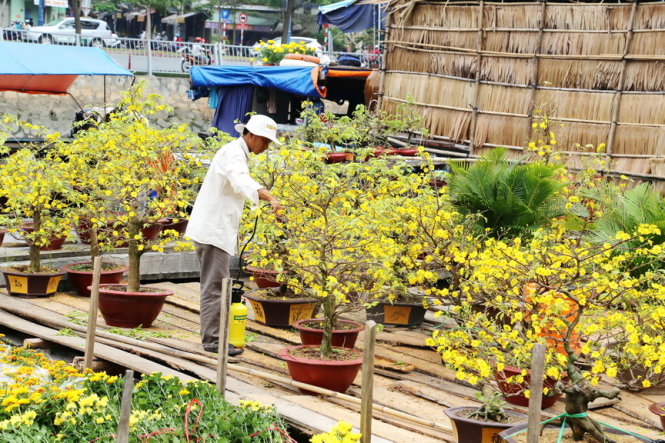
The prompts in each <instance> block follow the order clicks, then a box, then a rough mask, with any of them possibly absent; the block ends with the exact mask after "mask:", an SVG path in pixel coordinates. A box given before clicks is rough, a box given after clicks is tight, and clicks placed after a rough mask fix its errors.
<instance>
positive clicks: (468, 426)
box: [443, 406, 528, 443]
mask: <svg viewBox="0 0 665 443" xmlns="http://www.w3.org/2000/svg"><path fill="white" fill-rule="evenodd" d="M474 409H477V408H476V407H474V406H459V407H455V408H448V409H444V410H443V412H444V413H445V414H446V415H447V416H448V418H450V421H451V423H452V424H453V430H454V431H455V433H456V434H457V442H458V443H494V442H495V441H496V440H495V435H497V434H499V432H501V431H503V430H506V429H509V428H512V427H514V426H515V424H516V421H513V422H511V423H499V422H492V421H490V422H488V421H482V420H476V419H473V418H469V417H468V416H467V411H469V410H474ZM506 414H508V415H510V416H513V417H517V418H518V419H523V420H521V421H527V420H528V416H527V415H525V414H520V413H518V412H512V411H506Z"/></svg>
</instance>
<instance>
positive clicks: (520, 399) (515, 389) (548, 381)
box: [494, 366, 561, 409]
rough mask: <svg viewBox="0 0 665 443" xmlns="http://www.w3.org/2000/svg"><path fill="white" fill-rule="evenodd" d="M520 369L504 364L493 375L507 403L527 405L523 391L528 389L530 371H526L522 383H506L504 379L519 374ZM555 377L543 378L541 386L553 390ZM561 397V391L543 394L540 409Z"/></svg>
mask: <svg viewBox="0 0 665 443" xmlns="http://www.w3.org/2000/svg"><path fill="white" fill-rule="evenodd" d="M521 373H522V370H521V369H519V368H516V367H513V366H505V367H504V368H503V371H501V372H498V371H494V377H495V378H496V381H497V384H498V385H499V389H500V390H501V392H502V393H503V397H504V398H505V399H506V401H507V402H508V403H512V404H514V405H518V406H525V407H528V406H529V399H528V398H526V396H525V395H524V391H526V390H527V389H529V384H530V382H531V377H530V375H529V374H530V373H531V371H528V372H527V375H525V376H524V382H522V383H514V382H513V383H508V382H506V379H507V378H509V377H512V376H515V375H520V374H521ZM556 382H557V381H556V379H554V378H552V377H547V378H545V380H543V387H545V388H548V389H549V390H550V392H554V386H555V385H556ZM560 397H561V393H558V394H555V395H553V396H551V397H545V396H544V395H543V400H542V402H541V406H540V407H541V409H545V408H549V407H552V406H553V405H554V403H556V401H557V400H558V399H559V398H560Z"/></svg>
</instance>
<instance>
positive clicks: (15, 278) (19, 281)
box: [2, 269, 65, 298]
mask: <svg viewBox="0 0 665 443" xmlns="http://www.w3.org/2000/svg"><path fill="white" fill-rule="evenodd" d="M2 273H3V274H4V276H5V281H6V282H7V292H8V293H9V295H14V296H16V297H26V298H35V297H48V296H49V295H53V294H55V293H56V292H57V291H58V284H59V283H60V280H61V279H62V276H63V275H65V273H64V272H51V273H45V274H31V273H24V272H16V271H13V270H10V269H3V270H2Z"/></svg>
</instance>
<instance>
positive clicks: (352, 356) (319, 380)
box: [279, 346, 363, 394]
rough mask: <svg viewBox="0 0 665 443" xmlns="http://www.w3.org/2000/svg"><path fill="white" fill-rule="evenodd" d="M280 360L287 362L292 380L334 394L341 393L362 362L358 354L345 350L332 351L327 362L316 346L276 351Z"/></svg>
mask: <svg viewBox="0 0 665 443" xmlns="http://www.w3.org/2000/svg"><path fill="white" fill-rule="evenodd" d="M293 353H295V354H296V355H292V354H293ZM279 358H281V359H282V360H285V361H286V364H287V367H288V369H289V374H291V377H292V378H293V379H294V380H295V381H299V382H301V383H307V384H310V385H314V386H318V387H321V388H325V389H329V390H331V391H336V392H344V391H346V390H347V389H348V388H349V386H351V384H352V383H353V380H354V379H355V378H356V375H358V371H359V370H360V367H361V365H362V362H363V358H362V353H361V352H360V351H355V350H351V349H345V348H333V352H332V354H331V356H330V359H327V360H322V359H321V354H320V353H319V347H318V346H290V347H288V348H284V349H282V350H280V351H279ZM340 358H341V360H340ZM334 359H337V360H334ZM299 389H300V388H299ZM300 391H301V392H303V393H305V394H316V393H314V392H311V391H307V390H305V389H300Z"/></svg>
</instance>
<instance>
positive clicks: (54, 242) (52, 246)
mask: <svg viewBox="0 0 665 443" xmlns="http://www.w3.org/2000/svg"><path fill="white" fill-rule="evenodd" d="M20 229H21V231H23V232H26V233H31V232H33V231H34V230H35V228H34V227H33V226H32V223H24V224H22V225H21V228H20ZM65 240H67V236H66V235H65V236H64V237H61V236H57V235H52V236H51V237H49V243H48V245H46V246H42V247H40V248H39V250H40V251H56V250H58V249H61V248H62V245H63V244H65Z"/></svg>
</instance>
